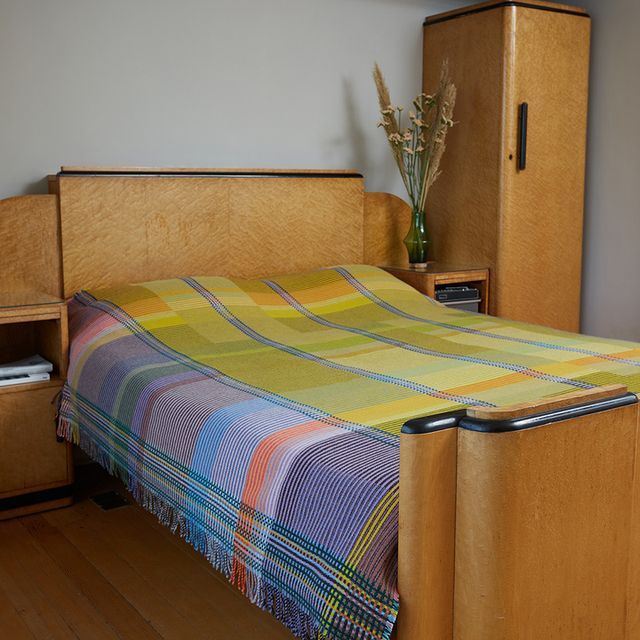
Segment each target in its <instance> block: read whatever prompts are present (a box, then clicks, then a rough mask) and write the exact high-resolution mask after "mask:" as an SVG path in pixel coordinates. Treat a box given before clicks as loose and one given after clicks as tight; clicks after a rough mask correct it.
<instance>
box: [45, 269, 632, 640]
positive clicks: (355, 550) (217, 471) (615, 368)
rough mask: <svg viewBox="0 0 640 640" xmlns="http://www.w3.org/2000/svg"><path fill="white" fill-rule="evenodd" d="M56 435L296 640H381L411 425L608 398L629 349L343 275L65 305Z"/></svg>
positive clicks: (227, 282) (624, 372) (109, 296)
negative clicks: (605, 393) (65, 368)
mask: <svg viewBox="0 0 640 640" xmlns="http://www.w3.org/2000/svg"><path fill="white" fill-rule="evenodd" d="M69 312H70V334H71V342H70V366H69V375H68V380H67V382H66V384H65V387H64V390H63V395H62V400H61V407H60V418H59V427H58V431H59V434H60V435H61V436H64V437H66V438H67V439H69V440H71V441H73V442H75V443H77V444H79V445H80V446H81V447H82V448H83V449H84V450H85V451H87V452H88V453H89V454H90V455H91V456H92V457H93V458H94V459H95V460H97V461H98V462H99V463H101V464H102V465H103V466H104V467H105V468H106V469H107V470H108V471H110V472H111V473H114V474H117V475H118V476H120V477H121V478H122V479H123V480H124V481H125V482H126V483H127V485H128V487H129V489H130V490H131V492H132V493H133V495H134V496H135V498H136V499H137V500H138V501H139V502H140V503H141V504H142V505H143V506H144V507H146V508H147V509H149V510H150V511H152V512H153V513H154V514H156V516H157V517H158V518H159V519H160V520H161V521H162V522H163V523H164V524H165V525H167V526H169V527H171V528H172V529H173V530H175V531H178V532H179V533H180V534H181V535H182V536H183V537H184V538H185V539H186V540H187V541H189V542H190V543H191V544H192V545H193V546H194V547H195V548H196V549H198V550H199V551H201V552H202V553H203V554H205V555H206V557H207V558H208V559H209V561H210V562H211V563H212V564H213V566H214V567H215V568H216V569H218V570H219V571H221V572H222V573H223V574H224V575H225V576H227V578H228V579H229V580H230V581H231V583H232V584H234V585H235V586H236V587H237V588H238V589H240V590H241V591H242V592H243V593H244V594H245V595H246V596H247V597H248V598H249V599H250V600H251V601H252V602H254V603H255V604H257V605H258V606H260V607H261V608H263V609H265V610H267V611H270V612H271V613H272V614H273V615H274V616H276V617H277V618H278V619H279V620H281V621H282V622H283V623H284V624H285V625H286V626H288V627H289V628H290V629H291V630H292V631H293V633H294V634H295V635H296V636H298V637H300V638H316V637H320V638H336V639H342V638H360V639H372V640H373V639H382V638H389V637H390V634H391V631H392V628H393V625H394V622H395V619H396V615H397V613H398V608H399V599H398V593H397V584H396V582H397V581H396V577H397V529H398V479H399V468H398V467H399V463H398V457H399V456H398V453H399V451H398V449H399V432H400V429H401V427H402V425H403V423H404V422H405V421H407V420H409V419H411V418H415V417H419V416H425V415H428V414H435V413H440V412H445V411H450V410H454V409H459V408H461V407H464V406H470V405H479V406H487V407H491V406H503V405H508V404H512V403H517V402H522V401H528V400H532V399H538V398H542V397H547V396H553V395H558V394H563V393H567V392H573V391H576V390H580V389H589V388H592V387H595V386H600V385H605V384H612V383H621V384H626V385H627V386H628V387H629V389H630V390H631V391H635V392H640V345H638V344H634V343H629V342H623V341H616V340H603V339H598V338H591V337H587V336H580V335H575V334H569V333H563V332H558V331H553V330H551V329H545V328H542V327H537V326H532V325H526V324H522V323H515V322H506V321H503V320H499V319H497V318H492V317H488V316H484V315H480V314H473V313H467V312H461V311H456V310H451V309H448V308H446V307H444V306H442V305H440V304H438V303H436V302H434V301H433V300H431V299H429V298H426V297H424V296H422V295H421V294H419V293H418V292H417V291H415V290H414V289H412V288H410V287H409V286H407V285H405V284H404V283H402V282H400V281H399V280H397V279H395V278H394V277H392V276H391V275H389V274H387V273H386V272H384V271H382V270H380V269H377V268H374V267H368V266H362V265H352V266H343V267H336V268H331V269H324V270H321V271H316V272H312V273H307V274H299V275H290V276H283V277H277V278H271V279H263V280H232V279H227V278H221V277H189V278H181V279H171V280H163V281H156V282H147V283H143V284H136V285H130V286H125V287H119V288H114V289H103V290H100V291H82V292H80V293H78V294H76V296H75V297H74V298H73V300H72V301H71V302H70V304H69Z"/></svg>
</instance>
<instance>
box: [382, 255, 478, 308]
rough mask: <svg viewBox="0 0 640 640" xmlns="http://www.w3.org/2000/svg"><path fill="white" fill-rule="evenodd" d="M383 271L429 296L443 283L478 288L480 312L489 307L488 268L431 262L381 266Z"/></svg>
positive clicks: (434, 295) (433, 296)
mask: <svg viewBox="0 0 640 640" xmlns="http://www.w3.org/2000/svg"><path fill="white" fill-rule="evenodd" d="M382 268H383V269H384V270H385V271H388V272H389V273H390V274H391V275H393V276H395V277H396V278H398V279H399V280H402V281H403V282H406V283H407V284H409V285H411V286H412V287H413V288H414V289H417V290H418V291H420V292H421V293H424V294H426V295H428V296H429V297H431V298H435V297H436V289H437V288H438V287H440V286H443V285H469V286H472V287H476V288H477V289H479V290H480V312H481V313H487V311H488V309H489V269H487V268H483V267H469V266H460V265H451V264H443V263H439V262H431V263H429V264H428V265H427V266H426V267H425V268H423V269H414V268H412V267H410V266H408V265H403V266H383V267H382Z"/></svg>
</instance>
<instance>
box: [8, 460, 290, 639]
mask: <svg viewBox="0 0 640 640" xmlns="http://www.w3.org/2000/svg"><path fill="white" fill-rule="evenodd" d="M114 483H115V481H114V480H112V479H110V478H107V477H106V476H105V475H104V474H103V473H102V472H101V471H98V470H97V469H96V467H95V466H94V465H91V467H87V468H85V469H84V470H83V471H82V472H81V473H80V474H79V487H80V488H81V491H82V494H81V495H80V496H79V497H78V502H77V503H76V504H75V505H74V506H73V507H69V508H66V509H60V510H58V511H49V512H47V513H41V514H37V515H33V516H28V517H24V518H20V519H16V520H8V521H4V522H0V638H2V639H5V638H6V639H7V640H9V639H10V640H20V639H22V638H56V639H57V638H80V639H81V640H85V639H86V640H102V639H107V638H109V639H116V638H121V639H127V640H128V639H131V640H145V639H147V638H153V639H155V640H158V639H160V638H167V639H170V638H171V639H176V640H194V639H200V638H201V639H207V640H209V639H211V640H218V639H220V640H223V639H224V640H260V638H267V637H268V638H269V639H270V640H292V639H293V636H292V635H291V634H290V633H289V632H288V631H287V630H286V629H285V628H284V627H283V626H281V625H280V624H279V623H278V622H277V621H276V620H275V619H274V618H272V617H271V616H269V615H267V614H266V613H264V612H262V611H259V610H258V609H257V608H256V607H253V606H252V605H250V604H249V603H248V601H246V600H245V598H244V597H243V596H241V595H240V593H239V592H237V591H236V590H235V589H233V588H232V587H231V586H230V585H229V584H228V583H227V582H226V581H225V580H224V578H222V576H220V574H218V573H216V572H215V571H214V570H213V569H212V568H211V566H210V565H209V564H208V562H207V561H206V560H205V559H204V558H203V557H202V556H200V555H199V554H197V553H196V552H195V551H194V550H193V549H192V548H191V547H190V546H189V545H187V544H186V543H184V542H183V541H182V540H181V539H180V538H179V537H177V536H175V535H173V534H172V533H171V532H170V531H168V530H167V529H165V528H164V527H162V526H161V525H160V524H158V522H157V521H156V520H155V518H154V517H153V516H151V515H150V514H148V513H146V512H145V511H143V510H142V509H141V508H139V507H138V506H135V505H129V506H124V507H120V508H116V509H112V510H109V511H103V510H102V509H101V508H100V507H98V506H97V505H96V504H94V503H93V502H92V501H91V500H89V496H90V495H94V494H96V493H100V492H102V491H105V490H106V489H108V488H113V486H114ZM116 486H117V487H119V485H116ZM120 490H121V491H122V492H123V493H124V490H123V489H120Z"/></svg>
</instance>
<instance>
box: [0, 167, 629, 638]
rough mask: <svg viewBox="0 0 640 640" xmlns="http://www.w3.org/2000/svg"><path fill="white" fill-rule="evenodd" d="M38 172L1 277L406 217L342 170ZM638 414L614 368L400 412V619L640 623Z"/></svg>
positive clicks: (102, 276) (144, 260)
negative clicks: (581, 385)
mask: <svg viewBox="0 0 640 640" xmlns="http://www.w3.org/2000/svg"><path fill="white" fill-rule="evenodd" d="M50 184H51V192H52V195H43V196H24V197H17V198H11V199H8V200H4V201H2V202H0V242H1V245H2V253H1V255H0V263H2V269H3V275H4V278H3V287H5V288H6V289H8V290H10V291H20V290H22V291H28V290H31V291H34V290H37V291H41V292H42V293H46V294H50V295H64V296H65V297H67V296H70V295H72V294H73V293H74V292H75V291H76V290H78V289H80V288H92V287H102V286H106V285H110V286H113V285H120V284H124V283H128V282H135V281H144V280H151V279H159V278H166V277H172V276H176V275H180V274H189V273H210V274H220V275H235V276H244V277H248V276H257V275H268V274H276V273H287V272H295V271H301V270H309V269H313V268H315V267H322V266H328V265H332V264H338V263H366V264H373V265H378V264H393V263H397V262H398V261H399V260H400V259H401V258H402V244H401V238H402V235H403V233H404V231H405V229H406V226H407V224H408V220H409V209H408V207H407V206H406V205H405V204H404V203H403V202H402V201H401V200H399V199H398V198H395V197H394V196H391V195H388V194H380V193H365V192H364V188H363V178H362V176H360V175H358V174H356V173H354V172H317V171H316V172H313V171H311V172H302V171H288V172H287V171H270V170H260V171H251V170H212V169H202V170H186V169H181V170H156V169H150V170H142V169H117V168H113V169H98V168H90V167H89V168H82V167H70V168H65V169H63V171H62V172H61V173H59V174H58V175H57V176H55V177H53V178H52V179H51V181H50ZM638 422H639V414H638V402H637V398H636V396H635V395H633V394H630V393H627V390H626V388H624V387H622V386H612V387H607V388H599V389H594V390H590V391H587V392H580V393H578V394H573V395H564V396H561V397H559V398H558V399H554V400H548V399H547V400H545V401H542V402H536V401H532V402H531V403H530V404H527V405H520V406H517V407H511V408H507V409H492V410H488V409H483V410H479V409H473V410H472V409H470V410H467V411H466V412H456V413H451V414H446V415H440V416H430V417H428V418H424V419H418V420H413V421H410V422H409V423H407V424H406V425H405V427H404V428H403V433H402V435H401V437H400V440H401V444H400V448H401V453H400V460H401V461H400V528H399V541H398V545H399V546H398V552H399V575H398V580H399V591H400V615H399V618H398V625H397V628H396V631H395V633H396V637H397V638H399V639H400V640H446V639H453V638H455V639H457V640H507V639H509V640H516V639H517V640H527V639H531V640H539V639H540V638H550V639H551V638H553V639H557V640H560V639H562V640H587V639H596V638H598V639H603V640H605V639H606V640H623V639H633V638H638V637H640V502H639V500H640V492H639V488H640V480H639V479H638V472H637V467H638V465H637V460H636V456H637V450H638V447H637V440H638V426H639V425H638ZM0 426H2V428H4V429H6V428H7V426H6V425H4V424H3V423H2V422H0ZM0 456H2V452H0ZM252 611H253V609H252V607H251V606H250V605H249V604H248V603H247V615H248V616H251V615H252ZM274 637H275V636H274Z"/></svg>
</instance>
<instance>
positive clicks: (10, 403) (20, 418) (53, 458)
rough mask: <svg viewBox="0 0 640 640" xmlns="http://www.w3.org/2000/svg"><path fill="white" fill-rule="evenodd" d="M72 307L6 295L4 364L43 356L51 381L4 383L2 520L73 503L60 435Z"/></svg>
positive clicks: (0, 340) (0, 316)
mask: <svg viewBox="0 0 640 640" xmlns="http://www.w3.org/2000/svg"><path fill="white" fill-rule="evenodd" d="M67 345H68V334H67V307H66V305H65V304H64V302H63V301H62V300H59V299H58V298H54V297H51V296H48V295H43V294H35V293H15V294H7V293H0V364H1V363H3V362H11V361H14V360H19V359H22V358H26V357H28V356H32V355H34V354H36V353H38V354H40V355H41V356H43V357H44V358H46V359H47V360H49V361H50V362H52V363H53V372H52V373H51V379H50V380H47V381H43V382H33V383H27V384H15V385H10V386H2V387H0V520H4V519H7V518H11V517H15V516H19V515H25V514H29V513H35V512H37V511H43V510H45V509H54V508H57V507H62V506H66V505H69V504H71V503H72V484H73V463H72V456H71V445H70V444H69V443H67V442H58V441H57V438H56V425H55V415H56V397H57V395H58V393H59V392H60V391H61V389H62V384H63V381H64V378H65V376H66V372H67Z"/></svg>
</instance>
